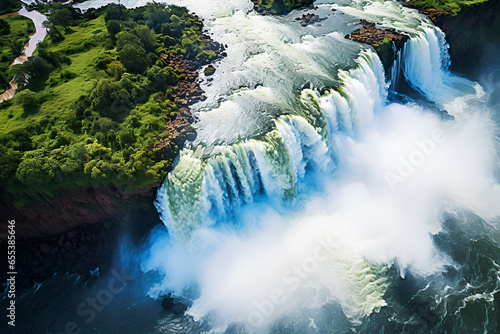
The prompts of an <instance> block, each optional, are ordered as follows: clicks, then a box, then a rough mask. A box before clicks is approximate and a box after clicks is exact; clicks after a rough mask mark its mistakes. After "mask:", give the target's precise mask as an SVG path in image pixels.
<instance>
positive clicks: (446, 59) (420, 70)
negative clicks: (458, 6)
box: [403, 28, 480, 108]
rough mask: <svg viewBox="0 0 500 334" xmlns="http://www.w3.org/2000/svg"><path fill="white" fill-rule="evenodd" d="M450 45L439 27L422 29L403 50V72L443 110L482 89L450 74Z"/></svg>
mask: <svg viewBox="0 0 500 334" xmlns="http://www.w3.org/2000/svg"><path fill="white" fill-rule="evenodd" d="M448 48H449V46H448V43H447V42H446V38H445V35H444V33H443V32H442V31H441V30H440V29H439V28H423V29H422V31H421V32H419V34H418V36H416V37H413V38H411V39H410V40H409V41H407V42H406V43H405V45H404V49H403V58H404V62H403V63H404V65H403V72H404V76H405V78H406V80H407V81H408V83H409V84H410V85H411V86H412V87H413V88H414V89H416V90H417V91H419V92H421V93H422V94H423V95H424V96H425V97H426V98H427V99H428V100H429V101H431V102H434V103H436V105H437V106H438V107H440V108H446V105H447V104H449V103H451V102H452V101H454V100H455V99H457V98H459V97H462V96H464V92H465V93H466V94H474V93H476V92H477V90H478V89H480V88H479V87H478V86H477V85H476V84H475V83H473V82H470V81H469V80H467V79H464V78H461V77H458V76H456V75H454V74H452V73H450V72H449V70H448V68H449V65H450V56H449V54H448Z"/></svg>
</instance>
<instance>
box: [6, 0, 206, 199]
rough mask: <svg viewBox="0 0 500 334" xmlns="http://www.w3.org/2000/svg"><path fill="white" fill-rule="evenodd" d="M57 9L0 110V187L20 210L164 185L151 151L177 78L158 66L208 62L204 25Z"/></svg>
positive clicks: (176, 17) (180, 11) (185, 17)
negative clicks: (70, 192)
mask: <svg viewBox="0 0 500 334" xmlns="http://www.w3.org/2000/svg"><path fill="white" fill-rule="evenodd" d="M54 6H56V7H54V8H53V11H52V12H51V15H50V16H49V24H48V27H49V29H50V30H49V35H48V37H47V38H46V39H45V41H44V42H43V43H40V44H39V45H38V47H37V50H36V51H35V55H34V56H33V57H30V59H29V61H27V62H25V63H24V64H22V65H15V66H13V67H12V68H11V69H10V74H11V75H13V76H14V78H15V80H16V82H18V84H19V86H20V87H21V88H20V89H18V90H17V91H16V94H15V96H14V98H13V99H12V100H9V101H7V102H3V103H0V171H1V187H2V188H3V189H4V190H6V191H7V192H8V193H10V194H11V195H12V196H13V200H14V203H15V204H16V205H18V206H19V205H26V204H29V203H31V202H33V201H36V200H41V199H50V198H51V197H54V196H55V195H56V194H57V193H58V192H59V191H60V190H61V189H73V188H78V187H80V186H82V185H88V184H92V185H104V186H107V185H112V186H114V187H118V188H120V189H121V190H122V191H125V192H128V191H132V190H136V189H141V188H142V187H145V186H146V185H147V184H151V183H154V182H158V181H162V180H163V178H164V176H165V173H166V168H167V167H168V166H169V165H170V164H172V161H171V160H169V159H165V158H164V155H162V154H161V152H159V151H158V149H156V148H155V147H156V144H157V143H158V141H159V140H160V139H162V138H168V136H169V133H168V132H165V126H166V122H167V121H166V117H167V116H169V115H171V114H175V113H177V112H178V111H179V108H178V103H177V102H178V101H176V100H175V99H174V98H173V97H172V92H173V90H174V86H175V85H176V84H177V82H178V81H179V80H182V79H183V77H184V74H183V73H181V72H179V71H177V70H176V69H174V68H172V67H169V66H167V65H166V63H165V62H164V60H163V58H162V57H165V55H177V56H182V57H185V58H191V59H196V60H197V61H199V62H206V61H208V60H210V59H211V58H213V57H215V53H214V52H212V51H209V50H208V46H207V45H206V43H205V42H204V40H203V36H202V32H201V30H202V24H201V22H200V21H199V20H198V19H197V18H196V17H192V16H190V15H189V13H188V12H187V10H186V9H184V8H180V7H176V6H165V5H160V4H152V5H148V6H145V7H140V8H137V9H134V10H127V9H125V7H123V6H120V5H108V6H107V7H106V8H103V9H99V10H91V11H87V12H86V13H85V14H79V13H78V12H76V11H74V10H73V9H72V8H71V7H68V6H63V5H59V4H54Z"/></svg>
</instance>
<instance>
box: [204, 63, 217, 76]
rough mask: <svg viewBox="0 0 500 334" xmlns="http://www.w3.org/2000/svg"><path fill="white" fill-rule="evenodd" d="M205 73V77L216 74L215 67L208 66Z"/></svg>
mask: <svg viewBox="0 0 500 334" xmlns="http://www.w3.org/2000/svg"><path fill="white" fill-rule="evenodd" d="M203 73H205V76H207V77H208V76H210V75H212V74H214V73H215V67H213V66H212V65H209V66H207V68H205V70H204V71H203Z"/></svg>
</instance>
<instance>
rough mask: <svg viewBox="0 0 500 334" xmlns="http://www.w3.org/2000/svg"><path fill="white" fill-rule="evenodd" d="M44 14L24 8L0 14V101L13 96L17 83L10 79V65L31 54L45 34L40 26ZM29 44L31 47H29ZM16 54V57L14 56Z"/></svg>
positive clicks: (22, 60) (23, 59) (24, 59)
mask: <svg viewBox="0 0 500 334" xmlns="http://www.w3.org/2000/svg"><path fill="white" fill-rule="evenodd" d="M43 21H45V16H43V15H41V14H40V13H37V12H36V11H31V12H29V11H27V10H26V8H22V9H21V10H19V11H17V12H13V13H8V14H4V15H2V16H0V31H1V33H0V46H1V50H2V51H1V54H0V72H1V74H0V85H1V86H2V87H1V90H0V92H2V94H1V95H0V102H2V101H3V100H7V99H10V98H12V97H13V95H14V92H15V89H16V88H17V85H16V83H15V82H13V81H12V77H13V75H12V73H11V71H10V66H11V65H14V64H21V63H23V62H25V61H26V60H27V58H28V57H29V56H31V55H32V54H33V51H34V50H35V46H36V44H38V43H39V42H41V41H42V40H43V39H44V38H45V35H46V30H45V28H43V26H42V22H43ZM30 44H31V47H30ZM16 56H17V57H16Z"/></svg>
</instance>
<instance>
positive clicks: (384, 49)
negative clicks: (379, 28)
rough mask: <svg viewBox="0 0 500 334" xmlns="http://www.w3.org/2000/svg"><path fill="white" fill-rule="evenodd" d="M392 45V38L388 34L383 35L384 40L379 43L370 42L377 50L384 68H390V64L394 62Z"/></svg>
mask: <svg viewBox="0 0 500 334" xmlns="http://www.w3.org/2000/svg"><path fill="white" fill-rule="evenodd" d="M392 45H393V42H392V38H390V37H389V36H385V37H384V40H383V41H382V43H380V44H372V46H373V47H374V48H375V50H376V51H377V54H378V55H379V57H380V60H381V61H382V64H384V68H386V69H388V68H390V66H391V65H392V63H393V62H394V51H393V48H392Z"/></svg>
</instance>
